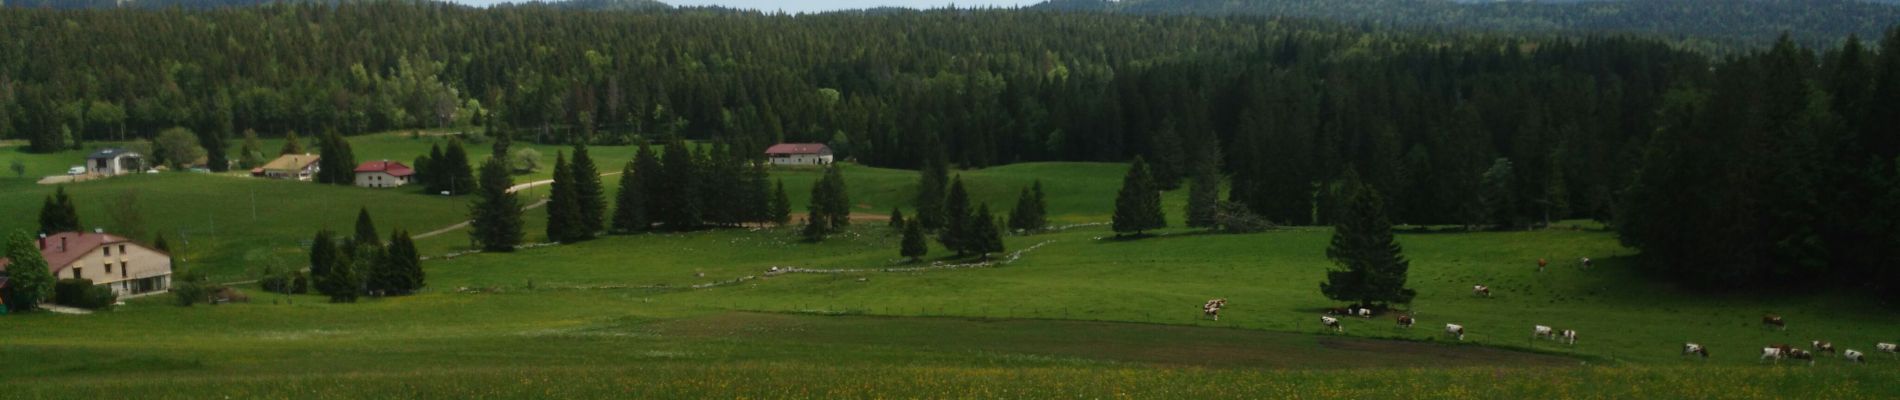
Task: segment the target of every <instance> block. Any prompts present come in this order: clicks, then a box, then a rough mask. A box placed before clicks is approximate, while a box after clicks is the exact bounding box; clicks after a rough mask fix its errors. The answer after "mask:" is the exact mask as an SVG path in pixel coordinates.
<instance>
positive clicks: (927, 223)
mask: <svg viewBox="0 0 1900 400" xmlns="http://www.w3.org/2000/svg"><path fill="white" fill-rule="evenodd" d="M949 169H950V168H949V167H948V166H947V165H945V163H944V162H943V161H941V156H939V157H932V158H931V159H930V160H928V161H926V162H925V164H924V168H923V169H922V170H920V171H918V174H917V175H918V184H917V199H916V200H915V201H914V202H913V204H912V206H913V207H915V208H914V210H916V214H917V215H916V218H917V221H918V222H920V223H922V224H923V227H924V230H931V231H934V230H938V229H943V228H944V227H945V226H947V225H946V224H945V221H944V218H945V217H944V211H943V209H944V196H945V194H944V185H945V184H947V182H948V181H949V176H948V175H949V173H950V171H949Z"/></svg>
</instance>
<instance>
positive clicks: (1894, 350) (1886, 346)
mask: <svg viewBox="0 0 1900 400" xmlns="http://www.w3.org/2000/svg"><path fill="white" fill-rule="evenodd" d="M1874 350H1880V351H1883V352H1886V353H1887V354H1893V355H1894V356H1895V357H1900V346H1895V345H1894V344H1893V343H1875V344H1874Z"/></svg>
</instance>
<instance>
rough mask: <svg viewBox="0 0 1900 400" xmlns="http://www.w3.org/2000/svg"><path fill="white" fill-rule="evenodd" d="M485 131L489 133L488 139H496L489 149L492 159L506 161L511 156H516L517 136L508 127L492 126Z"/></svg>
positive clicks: (485, 128)
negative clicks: (497, 158)
mask: <svg viewBox="0 0 1900 400" xmlns="http://www.w3.org/2000/svg"><path fill="white" fill-rule="evenodd" d="M483 130H485V131H487V132H488V137H491V138H494V139H495V142H494V143H493V144H491V147H490V148H489V151H490V152H489V154H490V157H500V158H502V159H504V160H505V159H507V158H508V155H509V154H514V144H515V135H514V134H513V133H510V132H509V130H508V129H507V128H506V127H504V126H502V125H501V124H490V125H488V126H486V127H484V128H483Z"/></svg>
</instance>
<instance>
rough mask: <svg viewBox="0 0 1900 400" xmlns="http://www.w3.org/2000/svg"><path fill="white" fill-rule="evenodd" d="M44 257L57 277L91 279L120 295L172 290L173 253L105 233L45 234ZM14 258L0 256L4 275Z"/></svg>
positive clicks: (1, 269) (2, 274)
mask: <svg viewBox="0 0 1900 400" xmlns="http://www.w3.org/2000/svg"><path fill="white" fill-rule="evenodd" d="M39 247H40V256H42V257H45V258H46V265H47V267H48V268H51V269H52V272H53V279H91V280H92V284H93V285H97V286H106V287H110V288H112V292H113V293H117V294H118V295H119V298H129V297H138V296H144V295H151V294H158V293H164V292H166V291H168V290H171V284H172V282H171V280H172V256H171V255H170V254H166V253H165V252H163V251H158V250H155V249H152V248H149V247H145V245H141V244H138V243H134V242H132V240H131V239H126V238H123V237H119V236H116V235H112V234H107V233H105V232H97V231H95V232H92V233H86V232H64V233H59V234H54V235H51V236H45V237H41V238H40V241H39ZM11 263H12V260H9V259H5V258H0V276H4V275H6V269H7V265H8V264H11Z"/></svg>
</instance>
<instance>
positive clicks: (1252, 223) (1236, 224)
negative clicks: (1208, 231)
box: [1214, 201, 1273, 233]
mask: <svg viewBox="0 0 1900 400" xmlns="http://www.w3.org/2000/svg"><path fill="white" fill-rule="evenodd" d="M1215 208H1216V211H1215V212H1214V226H1216V227H1219V228H1220V231H1221V232H1226V233H1253V232H1260V231H1265V230H1268V229H1273V222H1271V221H1267V219H1266V218H1261V217H1260V215H1258V214H1254V213H1253V211H1252V210H1248V209H1247V205H1245V204H1240V203H1234V202H1227V201H1223V202H1220V204H1219V205H1217V206H1215Z"/></svg>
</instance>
